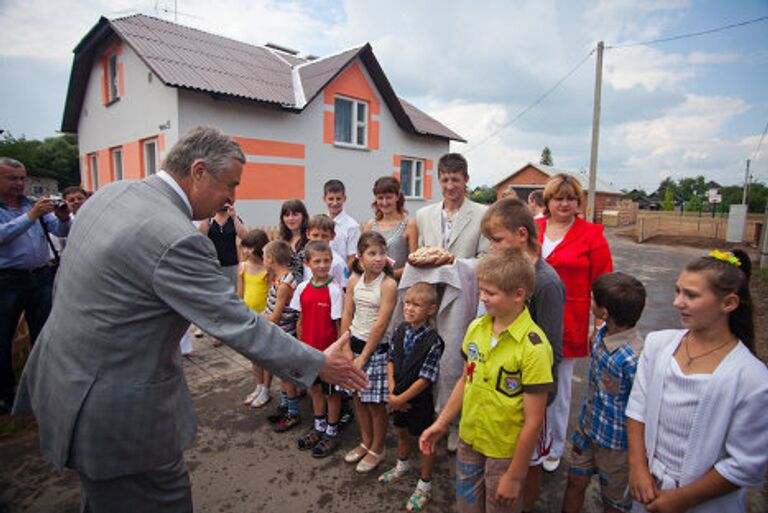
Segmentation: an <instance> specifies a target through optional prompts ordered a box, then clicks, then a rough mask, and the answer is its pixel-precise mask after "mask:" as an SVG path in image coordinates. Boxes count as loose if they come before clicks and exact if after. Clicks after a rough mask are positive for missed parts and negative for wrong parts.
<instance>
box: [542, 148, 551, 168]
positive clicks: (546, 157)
mask: <svg viewBox="0 0 768 513" xmlns="http://www.w3.org/2000/svg"><path fill="white" fill-rule="evenodd" d="M539 164H541V165H542V166H551V165H553V160H552V150H550V149H549V146H544V149H543V150H541V158H540V159H539Z"/></svg>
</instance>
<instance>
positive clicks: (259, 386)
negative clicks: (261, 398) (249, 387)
mask: <svg viewBox="0 0 768 513" xmlns="http://www.w3.org/2000/svg"><path fill="white" fill-rule="evenodd" d="M263 389H264V385H262V384H261V383H259V384H258V385H256V388H254V389H253V393H254V394H256V395H259V394H261V391H262V390H263Z"/></svg>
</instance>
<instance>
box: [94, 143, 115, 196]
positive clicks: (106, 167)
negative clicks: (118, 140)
mask: <svg viewBox="0 0 768 513" xmlns="http://www.w3.org/2000/svg"><path fill="white" fill-rule="evenodd" d="M96 154H97V157H96V158H97V160H98V164H97V166H98V168H99V169H98V171H99V189H101V188H102V187H104V186H105V185H107V184H108V183H112V170H111V168H112V166H111V164H110V162H109V149H106V150H99V151H97V152H96Z"/></svg>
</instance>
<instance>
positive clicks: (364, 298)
mask: <svg viewBox="0 0 768 513" xmlns="http://www.w3.org/2000/svg"><path fill="white" fill-rule="evenodd" d="M385 276H386V274H385V273H383V272H382V273H381V274H379V275H378V276H377V277H376V279H374V280H373V281H372V282H371V283H368V284H366V283H365V275H364V274H363V276H361V277H360V280H358V282H357V283H356V284H355V288H354V302H355V315H354V316H353V317H352V325H351V326H350V327H349V330H350V331H351V332H352V336H353V337H356V338H359V339H360V340H368V335H370V334H371V329H372V328H373V325H374V324H376V319H377V318H378V316H379V306H380V305H381V282H382V280H384V277H385Z"/></svg>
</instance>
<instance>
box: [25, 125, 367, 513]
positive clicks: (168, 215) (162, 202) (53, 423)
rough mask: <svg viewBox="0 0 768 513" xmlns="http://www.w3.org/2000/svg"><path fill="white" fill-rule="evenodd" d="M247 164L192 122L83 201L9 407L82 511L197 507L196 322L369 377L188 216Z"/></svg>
mask: <svg viewBox="0 0 768 513" xmlns="http://www.w3.org/2000/svg"><path fill="white" fill-rule="evenodd" d="M244 162H245V156H244V155H243V152H242V150H241V149H240V147H239V146H238V145H237V143H236V142H235V141H233V140H232V139H231V138H229V137H227V136H226V135H224V134H222V133H221V132H220V131H219V130H216V129H214V128H206V127H199V128H195V129H193V130H191V131H190V132H189V133H187V134H186V135H185V136H184V137H182V138H181V139H180V140H179V141H178V142H177V143H176V144H175V145H174V146H173V148H171V150H170V152H169V153H168V156H167V157H166V159H165V163H164V171H161V172H159V173H158V174H157V175H153V176H150V177H149V178H146V179H144V180H121V181H119V182H116V183H113V184H110V185H107V186H106V187H104V188H102V189H101V190H99V192H97V193H96V194H95V195H94V196H93V198H91V199H90V200H88V202H87V203H86V204H85V205H84V206H83V207H82V208H81V209H80V211H79V212H78V215H77V224H76V225H75V227H74V229H73V230H72V231H71V232H70V237H69V242H68V243H67V252H66V254H65V256H64V258H63V259H62V263H61V267H60V269H59V272H58V276H57V283H56V292H55V293H54V299H53V310H52V311H51V314H50V316H49V317H48V322H47V323H46V324H45V326H44V327H43V330H42V332H41V333H40V336H39V337H38V341H37V343H36V344H35V347H34V349H33V350H32V354H31V355H30V357H29V360H28V362H27V365H26V368H25V369H24V373H23V375H22V378H21V383H20V385H19V391H18V394H17V400H16V404H15V407H14V408H15V409H14V413H34V415H35V417H36V418H37V422H38V426H39V436H40V447H41V450H42V453H43V455H44V456H45V458H46V459H47V460H48V461H50V462H51V463H53V464H54V465H55V466H56V467H57V468H59V469H60V468H62V467H70V468H73V469H75V470H76V471H77V473H78V474H79V476H80V482H81V485H82V499H81V501H82V511H84V512H92V513H100V512H105V513H106V512H109V513H122V512H125V513H128V512H150V511H151V512H175V513H182V512H183V513H190V512H191V511H192V494H191V488H190V481H189V474H188V472H187V468H186V466H185V464H184V458H183V455H182V451H183V450H184V449H185V448H186V447H187V446H188V445H189V444H190V443H191V442H192V439H193V437H194V434H195V427H196V423H195V415H194V408H193V404H192V397H191V396H190V393H189V390H188V388H187V384H186V381H185V379H184V373H183V372H182V366H181V354H180V352H179V339H180V338H181V335H182V334H183V333H184V332H185V331H186V330H187V328H188V327H189V323H190V322H191V321H192V322H194V323H195V324H196V325H198V326H200V327H201V328H202V329H203V330H204V331H205V332H206V333H210V334H211V335H213V336H214V337H216V338H218V339H220V340H221V341H222V342H224V343H225V344H228V345H230V346H232V348H233V349H235V350H237V351H238V352H240V353H242V354H243V355H245V356H246V357H248V358H249V359H251V360H253V361H255V362H257V363H258V364H259V365H260V366H262V367H264V368H265V369H268V370H269V371H271V372H274V373H275V374H277V375H279V376H280V377H281V378H283V379H288V380H290V381H292V382H294V383H296V384H298V385H302V386H304V387H309V386H310V385H311V384H312V383H313V382H314V381H315V378H316V377H318V376H320V377H321V378H322V379H323V380H324V381H325V382H328V383H336V384H339V385H342V386H344V387H345V388H352V389H361V388H363V387H364V386H365V383H366V379H365V375H364V374H363V373H362V372H361V371H360V370H359V369H357V368H356V367H355V366H354V365H353V363H352V361H351V359H349V358H347V357H346V356H344V355H343V352H342V348H341V346H342V344H343V343H344V342H345V341H344V340H342V341H339V342H338V343H336V344H334V345H332V346H331V347H330V348H329V350H328V351H326V352H325V354H324V353H321V352H319V351H316V350H314V349H312V348H310V347H309V346H307V345H306V344H302V343H300V342H298V341H296V339H295V338H293V337H291V336H289V335H287V334H286V333H285V332H283V331H282V330H280V329H279V328H278V327H276V326H275V325H274V324H272V323H270V322H268V321H266V320H265V319H264V317H262V316H260V315H258V314H255V313H254V312H253V311H251V310H250V309H249V308H248V307H247V306H246V305H245V303H243V302H242V301H241V300H240V299H239V298H238V297H237V295H236V294H235V292H234V290H233V289H232V286H231V283H230V282H229V280H228V279H227V278H226V277H225V276H224V274H223V273H222V271H221V267H220V265H219V262H218V259H217V257H216V251H215V249H214V246H213V243H211V241H210V240H209V239H208V238H207V237H205V236H204V235H202V234H201V233H200V232H199V231H198V230H197V229H196V228H195V227H194V225H193V224H192V220H193V219H206V218H208V217H211V216H212V215H213V213H214V212H215V211H216V210H217V209H218V208H220V207H221V206H222V205H224V204H225V203H229V204H232V203H233V202H234V195H235V187H236V186H237V185H238V184H239V183H240V175H241V173H242V170H243V163H244ZM342 338H345V337H342Z"/></svg>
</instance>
